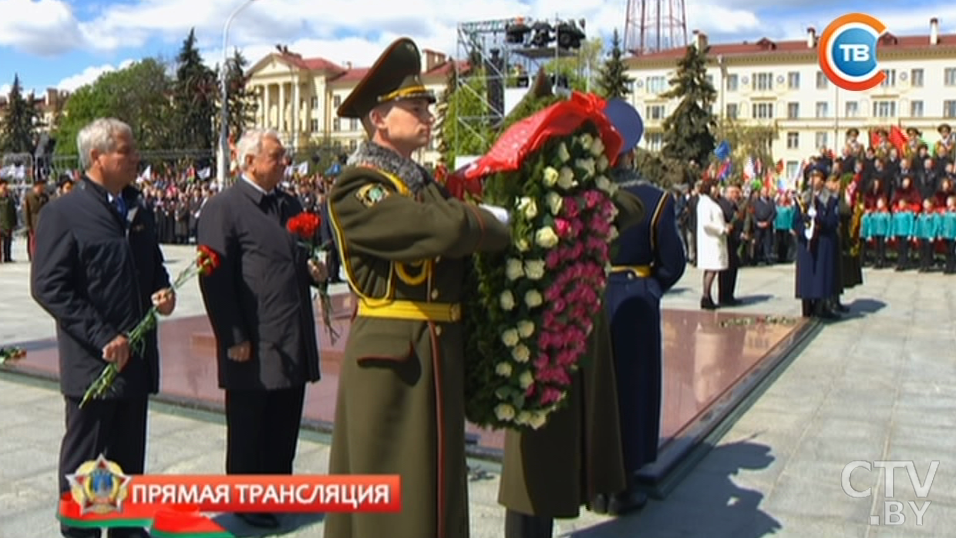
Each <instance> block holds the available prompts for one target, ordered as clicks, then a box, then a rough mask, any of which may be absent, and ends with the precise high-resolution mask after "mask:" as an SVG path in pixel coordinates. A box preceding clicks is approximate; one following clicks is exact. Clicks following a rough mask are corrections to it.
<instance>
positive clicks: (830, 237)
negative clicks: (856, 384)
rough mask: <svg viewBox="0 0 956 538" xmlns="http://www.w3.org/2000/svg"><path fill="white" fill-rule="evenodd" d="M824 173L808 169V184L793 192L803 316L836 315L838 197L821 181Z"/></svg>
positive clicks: (794, 226) (799, 293) (827, 317)
mask: <svg viewBox="0 0 956 538" xmlns="http://www.w3.org/2000/svg"><path fill="white" fill-rule="evenodd" d="M825 177H826V174H825V173H824V172H823V170H821V169H819V168H815V169H813V171H811V172H810V182H811V183H810V186H809V188H808V189H807V191H806V192H805V193H803V194H801V195H798V196H797V210H796V211H795V212H794V214H793V232H794V234H795V235H796V238H797V263H796V270H797V278H796V281H797V289H796V295H797V299H800V300H801V301H802V304H803V315H804V317H810V316H816V317H819V318H822V319H839V314H837V313H836V312H834V311H833V308H832V305H831V304H830V299H831V298H832V297H833V293H834V290H835V289H836V278H838V277H837V274H836V266H837V261H836V257H837V256H839V254H840V253H839V251H838V236H837V233H838V230H839V227H840V212H839V206H838V204H839V200H838V198H837V195H834V194H833V193H831V192H830V191H829V190H828V189H827V188H826V185H825V179H824V178H825Z"/></svg>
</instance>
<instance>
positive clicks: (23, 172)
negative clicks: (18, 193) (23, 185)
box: [14, 164, 27, 179]
mask: <svg viewBox="0 0 956 538" xmlns="http://www.w3.org/2000/svg"><path fill="white" fill-rule="evenodd" d="M14 177H16V178H17V179H26V177H27V167H26V166H23V165H22V164H21V165H20V166H18V167H17V170H16V172H15V173H14Z"/></svg>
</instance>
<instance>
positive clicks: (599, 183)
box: [594, 176, 613, 193]
mask: <svg viewBox="0 0 956 538" xmlns="http://www.w3.org/2000/svg"><path fill="white" fill-rule="evenodd" d="M594 185H595V186H596V187H597V188H598V189H600V190H602V191H604V192H606V193H610V192H611V185H613V183H611V180H610V179H608V178H607V177H605V176H598V177H597V179H595V180H594Z"/></svg>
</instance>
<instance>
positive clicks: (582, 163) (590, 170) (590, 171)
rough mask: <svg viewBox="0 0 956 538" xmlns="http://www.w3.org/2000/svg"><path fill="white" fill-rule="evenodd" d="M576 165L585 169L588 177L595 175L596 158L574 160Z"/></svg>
mask: <svg viewBox="0 0 956 538" xmlns="http://www.w3.org/2000/svg"><path fill="white" fill-rule="evenodd" d="M574 166H577V167H578V168H580V169H582V170H584V173H585V174H587V175H588V177H590V176H593V175H594V159H578V160H577V161H575V162H574Z"/></svg>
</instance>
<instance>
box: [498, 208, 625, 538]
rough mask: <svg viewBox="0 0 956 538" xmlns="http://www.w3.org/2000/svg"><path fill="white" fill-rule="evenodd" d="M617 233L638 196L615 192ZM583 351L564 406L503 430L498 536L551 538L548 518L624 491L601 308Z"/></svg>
mask: <svg viewBox="0 0 956 538" xmlns="http://www.w3.org/2000/svg"><path fill="white" fill-rule="evenodd" d="M615 205H616V206H617V208H618V216H617V222H616V223H615V224H616V225H617V226H618V228H619V229H624V228H627V227H629V226H631V225H634V224H637V223H638V222H640V220H641V217H642V216H643V212H644V208H643V205H642V204H641V201H640V199H639V198H638V197H636V196H634V195H632V194H630V193H628V192H625V191H623V190H621V191H617V193H616V194H615ZM587 348H588V351H587V354H586V357H585V359H584V362H583V364H582V367H581V369H579V370H578V372H577V374H576V375H575V376H574V377H573V380H572V385H571V388H570V389H569V391H568V396H567V398H568V403H567V405H566V406H565V407H564V408H562V409H560V410H558V411H556V412H554V413H553V414H552V415H551V416H550V417H549V419H548V422H547V424H545V425H544V426H542V427H541V428H540V429H538V430H525V431H519V430H507V431H506V433H505V446H504V460H503V462H502V469H501V484H500V489H499V491H498V502H499V503H501V504H502V505H504V506H505V508H506V509H507V511H506V513H505V538H551V536H552V533H553V527H554V519H555V518H575V517H578V515H579V514H580V507H581V506H582V505H589V504H590V503H591V502H592V501H593V500H595V499H596V498H599V497H606V496H608V495H611V494H615V493H619V492H622V491H624V490H625V489H626V486H627V484H626V480H625V468H624V456H623V454H622V448H621V446H622V443H621V432H620V420H619V415H618V398H617V380H616V377H615V372H614V361H613V354H612V352H611V334H610V327H609V324H608V320H607V314H606V312H605V309H603V308H601V309H599V310H598V314H597V315H596V319H595V321H594V329H593V330H592V331H591V334H590V336H589V339H588V346H587Z"/></svg>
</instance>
